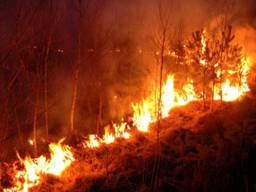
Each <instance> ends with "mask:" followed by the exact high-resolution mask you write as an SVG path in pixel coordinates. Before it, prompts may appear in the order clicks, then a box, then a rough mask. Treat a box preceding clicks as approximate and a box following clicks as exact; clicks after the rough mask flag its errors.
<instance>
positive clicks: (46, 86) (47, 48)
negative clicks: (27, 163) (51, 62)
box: [44, 34, 52, 140]
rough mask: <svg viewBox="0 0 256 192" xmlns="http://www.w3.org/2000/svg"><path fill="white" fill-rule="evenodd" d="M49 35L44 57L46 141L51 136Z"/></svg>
mask: <svg viewBox="0 0 256 192" xmlns="http://www.w3.org/2000/svg"><path fill="white" fill-rule="evenodd" d="M51 36H52V35H51V34H49V35H48V40H47V45H46V51H45V57H44V117H45V131H46V140H48V136H49V123H48V122H49V121H48V58H49V51H50V45H51V38H52V37H51Z"/></svg>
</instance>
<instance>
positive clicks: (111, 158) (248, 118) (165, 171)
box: [0, 0, 256, 192]
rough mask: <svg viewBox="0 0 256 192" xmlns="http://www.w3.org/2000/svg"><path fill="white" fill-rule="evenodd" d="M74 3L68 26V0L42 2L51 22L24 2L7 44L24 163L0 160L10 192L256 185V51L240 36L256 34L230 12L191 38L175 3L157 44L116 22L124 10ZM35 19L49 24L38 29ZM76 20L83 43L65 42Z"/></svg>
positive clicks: (9, 89)
mask: <svg viewBox="0 0 256 192" xmlns="http://www.w3.org/2000/svg"><path fill="white" fill-rule="evenodd" d="M198 1H199V0H198ZM173 2H174V1H173ZM232 2H233V1H232ZM66 3H67V5H66V4H65V3H64V4H65V6H67V7H69V6H70V9H72V10H73V9H74V10H75V12H74V13H73V12H71V13H69V12H70V10H68V9H67V10H66V9H65V11H64V12H63V13H65V14H67V13H69V14H70V15H71V18H72V19H71V20H70V21H60V20H61V19H62V17H63V18H66V17H67V16H64V15H61V13H62V11H61V10H62V9H64V8H63V7H62V6H64V5H62V3H60V4H59V3H56V4H55V3H54V2H53V1H51V0H49V2H48V1H47V3H45V4H44V3H41V4H42V5H41V4H40V3H39V5H38V6H39V7H40V6H43V10H44V9H45V10H48V11H49V15H48V14H46V13H47V11H45V10H44V11H40V10H38V8H34V7H33V6H35V5H31V7H30V6H29V5H28V4H29V2H28V4H26V5H25V4H24V5H21V4H20V3H13V4H15V5H16V4H17V10H16V9H15V10H14V11H13V12H14V15H16V12H19V14H17V15H16V21H15V22H14V23H16V24H15V25H14V26H13V28H15V30H14V31H16V32H17V34H16V35H17V37H14V38H13V39H12V38H10V39H12V40H9V41H8V40H4V41H3V42H4V43H3V44H4V46H6V47H7V48H6V49H4V48H2V47H0V54H1V55H0V64H1V65H2V68H3V69H2V70H3V71H0V74H3V77H2V76H0V81H2V82H3V86H2V89H3V90H6V92H5V93H4V94H3V97H2V96H1V94H0V101H1V102H2V101H3V102H2V103H3V105H2V107H3V110H2V113H3V115H2V116H3V118H2V119H1V121H2V122H3V123H2V124H3V126H6V129H4V128H3V130H4V131H3V132H4V134H3V136H1V135H0V136H1V139H2V140H1V142H3V143H4V142H5V141H6V140H9V138H11V139H10V143H11V145H10V146H12V147H13V148H14V149H12V151H13V152H14V151H15V156H14V155H13V154H12V155H9V156H8V155H6V156H7V157H2V156H0V157H1V159H0V160H1V161H0V163H1V164H0V165H1V166H0V181H1V183H0V184H1V185H0V190H2V191H3V192H32V191H124V190H128V191H188V190H189V189H191V191H211V189H213V191H215V190H219V191H229V190H234V189H238V191H248V192H250V191H255V190H256V174H255V173H253V172H254V171H256V170H255V167H256V164H255V162H256V156H255V154H254V153H255V151H256V127H255V125H256V116H255V114H256V111H255V109H256V97H255V93H256V76H255V69H256V68H255V66H256V65H255V64H256V61H255V58H256V57H255V53H256V49H254V44H255V43H253V45H251V43H248V42H245V41H244V39H243V41H242V40H241V38H242V35H241V36H239V32H240V31H242V30H241V29H243V30H244V29H246V30H245V31H246V32H243V33H242V34H243V35H244V34H245V33H246V34H247V33H248V34H247V35H248V36H250V37H254V36H255V39H256V30H255V28H253V29H251V26H250V30H251V31H253V32H251V31H250V30H248V29H247V28H249V27H248V26H247V25H249V24H247V25H246V24H243V25H242V24H240V23H239V22H242V21H243V20H241V18H239V19H238V20H239V22H238V23H236V22H233V17H229V14H228V13H229V12H228V13H226V12H225V10H224V11H223V10H222V12H221V13H219V12H218V13H216V15H214V16H211V18H210V19H209V20H208V19H205V21H204V22H203V24H202V23H200V25H199V24H196V25H195V26H196V27H197V29H198V30H195V29H194V28H195V26H193V27H187V28H188V29H186V32H185V31H184V32H183V31H182V30H183V28H184V30H185V27H183V23H182V22H183V21H180V20H178V19H176V20H178V21H177V23H179V24H176V23H175V22H174V23H171V18H172V16H171V13H172V12H174V11H173V10H172V11H170V10H169V8H173V7H175V4H170V2H168V1H162V0H161V1H159V2H156V4H152V5H153V6H152V7H154V8H157V11H156V12H157V14H155V15H156V18H157V19H156V20H157V22H156V23H154V22H155V21H153V20H150V22H149V23H151V22H152V23H153V25H155V28H157V30H156V32H153V33H152V34H153V35H151V36H150V39H151V40H150V43H149V42H146V41H142V40H141V39H139V37H140V36H139V37H137V36H136V35H135V36H131V37H133V38H134V40H131V39H130V38H131V37H130V36H129V35H131V34H132V35H133V32H129V33H128V34H126V33H125V32H123V29H122V28H123V27H124V26H123V25H122V24H120V26H122V27H120V26H118V24H117V26H115V27H113V29H112V28H111V27H108V26H110V23H109V22H110V21H108V19H110V18H112V17H111V16H110V15H111V12H112V11H111V10H113V7H111V6H114V4H113V5H111V6H110V5H109V6H110V7H108V6H107V3H105V1H99V2H97V1H95V2H94V1H92V2H89V1H86V0H79V1H77V2H75V3H74V2H71V1H67V2H66ZM144 3H145V2H144ZM183 3H184V2H183ZM7 4H8V3H7ZM7 4H6V5H3V7H5V6H7V8H8V9H10V10H11V8H10V7H12V4H11V3H10V4H8V5H7ZM36 4H37V3H36ZM195 4H196V3H195ZM206 4H207V3H206ZM231 4H232V6H231ZM233 4H234V5H233ZM242 4H243V3H241V5H240V3H238V4H237V6H238V7H239V6H242ZM142 5H144V4H143V3H142ZM209 5H210V0H209ZM220 5H225V7H226V9H227V10H228V11H230V14H231V12H232V11H233V10H235V8H234V7H233V6H235V3H234V2H233V3H231V1H230V2H229V1H227V2H226V3H223V4H222V3H220ZM252 5H255V3H254V4H253V3H252ZM9 6H10V7H9ZM116 6H118V5H116ZM119 6H120V5H119ZM127 6H128V5H127ZM130 6H131V7H133V6H132V5H129V6H128V7H130ZM180 6H181V7H183V6H184V9H185V7H186V6H185V5H183V4H181V5H180ZM32 7H33V8H32ZM67 7H66V8H67ZM103 7H104V9H103ZM142 7H144V6H142ZM30 8H31V10H33V11H31V10H30ZM108 8H109V9H110V11H107V10H108ZM55 9H56V10H57V9H58V11H59V12H60V13H59V12H56V10H55ZM105 9H106V10H105ZM147 9H149V8H146V10H147ZM247 9H249V8H247ZM247 9H246V10H247ZM227 10H226V11H227ZM0 11H1V8H0ZM7 12H8V11H7ZM26 12H28V13H29V14H28V15H26V14H25V13H26ZM30 12H31V14H30ZM55 12H56V13H55ZM105 12H106V13H105ZM241 12H244V10H243V11H241ZM63 13H62V14H63ZM5 14H6V13H5ZM59 14H60V15H59ZM101 14H102V15H101ZM118 14H121V13H118ZM0 15H1V14H0ZM3 15H4V13H3ZM121 15H122V14H121ZM35 16H38V18H39V16H40V19H39V20H40V22H39V20H38V22H39V23H40V24H39V25H40V26H41V28H35V29H34V28H33V27H31V28H28V27H26V26H30V24H31V22H32V21H33V22H34V19H33V18H34V17H35ZM241 17H242V16H241ZM243 17H245V16H243ZM21 18H23V19H24V23H22V22H20V19H21ZM106 18H108V19H106ZM115 18H116V17H115ZM124 18H125V17H124ZM234 18H235V16H234ZM73 19H74V20H76V21H73ZM52 20H53V24H49V23H50V22H51V21H52ZM110 20H111V19H110ZM124 20H125V19H124ZM128 20H129V19H128ZM134 20H135V21H136V19H134ZM181 20H182V19H181ZM120 21H121V20H120ZM135 21H134V22H135ZM145 21H146V20H145ZM8 22H9V21H5V22H3V23H8ZM65 22H67V23H68V25H66V27H67V28H69V27H70V29H69V30H70V31H72V33H74V34H75V35H74V37H71V36H67V35H66V36H65V35H61V33H62V32H60V31H59V29H61V28H59V26H62V25H63V23H65ZM72 22H74V23H73V24H70V23H72ZM101 22H102V23H101ZM147 22H148V21H147ZM128 23H129V22H128ZM6 25H7V24H6ZM72 25H74V26H76V28H75V29H73V27H74V26H72ZM105 25H106V26H105ZM141 25H142V24H141ZM31 26H32V24H31ZM33 26H36V22H34V23H33ZM46 26H48V28H47V27H46ZM81 26H83V28H82V27H81ZM156 26H157V27H156ZM126 27H127V29H128V31H129V30H131V29H132V28H131V29H130V28H128V26H126ZM147 27H149V26H147ZM147 27H146V29H147V30H145V31H146V32H145V31H143V35H141V36H144V33H146V34H147V33H148V30H149V29H148V28H147ZM10 28H11V27H10ZM63 28H64V27H63ZM115 28H116V29H115ZM119 28H120V29H119ZM43 29H44V30H43ZM121 29H122V30H121ZM4 30H6V31H8V30H11V29H9V28H8V27H6V29H5V28H4V27H3V31H2V29H0V35H1V36H0V37H2V36H3V37H4V35H2V34H3V33H4ZM115 30H117V31H115ZM41 31H43V32H41ZM70 31H69V32H70ZM103 31H104V34H103ZM121 31H122V33H125V34H126V35H124V36H125V38H123V37H122V35H121ZM131 31H132V30H131ZM26 33H27V34H26ZM37 33H38V35H37ZM54 33H56V35H55V34H54ZM83 33H85V34H83ZM119 33H120V34H119ZM135 33H136V34H137V33H140V31H139V30H136V31H135ZM57 34H59V36H60V37H61V38H60V37H57V36H58V35H57ZM148 34H149V33H148ZM148 34H147V35H146V36H149V35H148ZM251 34H252V35H251ZM23 35H24V37H23ZM30 35H32V36H33V40H32V41H30V40H29V38H27V36H28V37H29V36H30ZM86 35H88V37H84V36H86ZM62 36H63V37H62ZM126 36H127V37H126ZM246 37H247V36H246ZM23 38H24V39H23ZM119 38H120V39H119ZM248 38H249V37H248ZM3 39H4V38H3ZM67 39H68V40H67ZM138 39H139V40H138ZM245 39H246V38H245ZM65 41H70V42H65ZM7 42H9V44H10V45H8V46H7ZM138 42H139V43H138ZM145 42H146V43H145ZM247 43H248V44H250V45H247ZM58 46H63V47H65V46H67V48H68V49H65V48H63V49H62V48H59V47H58ZM252 47H253V48H252ZM72 48H73V49H74V50H72ZM7 49H8V50H7ZM69 49H70V50H69ZM56 50H57V51H56ZM66 52H67V53H66ZM87 62H88V64H87ZM5 63H7V64H5ZM15 63H19V65H20V66H18V65H17V64H15ZM63 63H64V64H63ZM71 63H72V64H71ZM73 63H74V64H73ZM141 63H143V64H141ZM145 63H146V64H145ZM62 65H63V66H62ZM13 71H15V72H13ZM70 71H72V72H71V77H66V76H67V74H68V73H69V72H70ZM83 76H84V77H83ZM62 81H63V82H62ZM57 90H58V91H59V93H56V91H57ZM64 93H65V94H64ZM61 94H63V95H61ZM19 97H20V100H19ZM60 98H61V99H60ZM21 100H22V101H21ZM60 100H61V101H60ZM67 105H69V106H68V107H67ZM56 106H57V107H56ZM66 108H68V110H67V109H66ZM29 109H32V110H29ZM83 115H86V116H85V117H83ZM63 119H64V120H63ZM67 121H68V123H67ZM66 124H68V126H66ZM11 126H14V127H15V129H14V128H13V129H12V128H10V127H11ZM23 127H25V128H23ZM67 127H68V128H67ZM88 127H89V128H88ZM0 129H2V125H0ZM61 138H62V139H61ZM24 141H26V142H24ZM19 142H20V146H19V144H17V143H19ZM6 143H7V142H6ZM24 143H25V144H24ZM10 146H9V145H8V144H6V145H3V147H2V150H3V151H4V150H6V151H7V152H3V154H5V153H6V154H9V151H10V150H9V149H10V148H12V147H10ZM4 147H6V149H4ZM46 147H48V148H47V149H46ZM10 154H11V153H10ZM3 156H4V155H3ZM254 161H255V162H254ZM250 168H251V169H250ZM218 175H223V177H221V178H220V179H219V178H217V176H218ZM191 178H193V179H191ZM204 178H205V180H204ZM241 178H243V179H241ZM225 184H226V185H225Z"/></svg>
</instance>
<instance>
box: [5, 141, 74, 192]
mask: <svg viewBox="0 0 256 192" xmlns="http://www.w3.org/2000/svg"><path fill="white" fill-rule="evenodd" d="M62 142H63V139H62V140H60V141H59V142H58V143H57V144H53V143H52V144H50V145H49V150H50V158H49V159H47V158H46V157H45V156H43V155H42V156H40V157H38V158H35V159H32V158H31V157H26V158H25V159H21V158H20V157H19V156H18V157H19V159H20V162H21V164H22V165H23V166H24V168H23V169H22V170H17V173H16V175H15V177H14V183H15V185H14V187H12V188H8V189H4V192H27V191H29V189H30V188H32V187H34V186H37V185H38V184H39V183H40V181H41V176H42V175H43V174H52V175H55V176H60V175H61V174H62V172H63V171H64V170H65V169H66V168H67V167H69V166H70V165H71V163H72V162H73V161H74V160H75V159H74V157H73V154H72V152H71V150H70V147H69V146H66V145H62V144H61V143H62Z"/></svg>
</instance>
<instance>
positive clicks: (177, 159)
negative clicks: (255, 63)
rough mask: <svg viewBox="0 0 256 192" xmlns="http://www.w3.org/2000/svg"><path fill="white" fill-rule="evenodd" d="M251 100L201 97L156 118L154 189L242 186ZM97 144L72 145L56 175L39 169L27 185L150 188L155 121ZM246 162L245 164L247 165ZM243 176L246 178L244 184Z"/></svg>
mask: <svg viewBox="0 0 256 192" xmlns="http://www.w3.org/2000/svg"><path fill="white" fill-rule="evenodd" d="M255 114H256V100H255V99H250V98H244V99H243V100H241V101H239V102H238V101H237V102H232V103H224V104H223V106H222V107H219V105H218V104H217V103H216V108H215V109H214V110H213V111H212V112H211V111H209V110H205V109H204V108H203V107H202V103H201V102H194V103H190V104H189V105H187V106H186V107H178V108H175V109H173V110H172V111H171V113H170V117H169V118H166V119H163V120H162V121H161V131H160V151H161V165H160V166H161V169H160V175H159V181H160V182H159V191H236V190H237V189H239V190H240V189H241V190H240V191H244V190H246V189H247V188H249V187H250V185H251V183H250V177H251V174H252V172H253V171H255V170H250V167H251V166H250V164H251V163H254V164H255V161H253V159H251V158H252V157H251V151H252V150H253V149H254V148H255V147H256V146H255V143H253V141H254V140H255V139H256V116H255ZM151 130H152V131H151V132H149V133H146V134H145V133H140V132H137V131H135V132H134V133H133V137H131V138H130V139H128V140H126V139H124V138H119V139H117V140H116V142H115V143H112V144H102V145H101V146H100V147H98V148H86V149H85V148H84V147H83V146H81V145H80V146H76V147H74V150H73V153H74V158H75V159H76V161H75V162H73V163H72V166H71V167H69V169H67V170H66V171H65V172H64V173H63V174H62V177H56V176H52V175H44V176H43V177H42V180H41V183H40V184H39V185H37V186H35V187H34V188H32V189H31V191H56V192H57V191H81V192H82V191H150V190H151V189H150V186H151V177H152V167H153V164H154V158H155V147H156V139H155V131H154V130H155V126H154V124H152V125H151ZM248 166H249V167H248ZM246 180H247V181H248V183H247V184H246Z"/></svg>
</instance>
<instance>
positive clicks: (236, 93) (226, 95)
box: [214, 57, 251, 101]
mask: <svg viewBox="0 0 256 192" xmlns="http://www.w3.org/2000/svg"><path fill="white" fill-rule="evenodd" d="M250 63H251V62H250V60H249V58H245V57H244V58H242V61H241V64H242V65H241V69H240V72H239V78H240V82H239V83H236V84H234V85H232V84H231V81H230V80H229V79H227V80H226V81H225V82H224V83H222V85H221V88H219V87H215V89H214V100H220V99H221V92H222V100H223V101H235V100H237V99H238V98H239V97H241V96H242V95H243V94H244V93H246V92H248V91H249V90H250V89H249V87H248V84H247V75H248V72H249V68H250ZM229 73H230V74H232V73H234V72H233V71H230V72H229Z"/></svg>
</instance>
